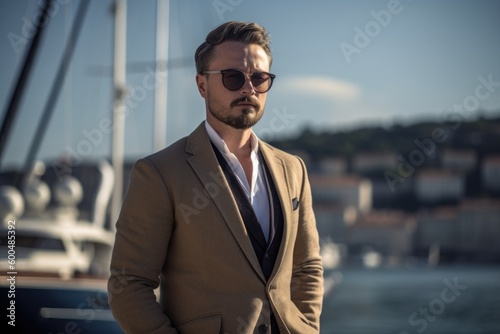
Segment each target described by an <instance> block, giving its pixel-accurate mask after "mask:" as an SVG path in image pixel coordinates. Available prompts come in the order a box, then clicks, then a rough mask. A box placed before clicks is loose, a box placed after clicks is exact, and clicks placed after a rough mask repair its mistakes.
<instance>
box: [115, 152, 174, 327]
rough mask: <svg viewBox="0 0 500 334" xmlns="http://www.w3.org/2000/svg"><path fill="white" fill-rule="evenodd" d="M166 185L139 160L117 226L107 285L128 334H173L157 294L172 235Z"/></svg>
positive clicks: (119, 321) (148, 163) (147, 163)
mask: <svg viewBox="0 0 500 334" xmlns="http://www.w3.org/2000/svg"><path fill="white" fill-rule="evenodd" d="M173 222H174V220H173V209H172V205H171V201H170V196H169V193H168V191H167V187H166V186H165V184H164V181H163V180H162V178H161V177H160V175H159V173H158V171H157V169H156V168H155V166H154V165H153V164H152V163H151V162H149V161H148V160H139V161H138V162H137V163H136V164H135V166H134V168H133V170H132V174H131V180H130V185H129V188H128V191H127V194H126V196H125V199H124V202H123V205H122V210H121V213H120V216H119V218H118V221H117V223H116V237H115V244H114V248H113V253H112V257H111V276H110V278H109V281H108V292H109V304H110V307H111V310H112V312H113V315H114V317H115V319H116V320H117V321H118V323H119V324H120V326H121V327H122V329H123V330H124V331H125V333H127V334H128V333H141V334H143V333H155V334H160V333H162V334H174V333H177V331H176V330H175V329H174V328H172V326H171V322H170V319H169V318H168V316H167V315H166V314H165V313H164V312H163V309H162V307H161V306H160V304H159V303H158V302H157V301H156V296H155V294H154V289H156V288H157V287H158V285H159V275H160V272H161V269H162V267H163V264H164V262H165V257H166V254H167V249H168V244H169V240H170V236H171V234H172V229H173Z"/></svg>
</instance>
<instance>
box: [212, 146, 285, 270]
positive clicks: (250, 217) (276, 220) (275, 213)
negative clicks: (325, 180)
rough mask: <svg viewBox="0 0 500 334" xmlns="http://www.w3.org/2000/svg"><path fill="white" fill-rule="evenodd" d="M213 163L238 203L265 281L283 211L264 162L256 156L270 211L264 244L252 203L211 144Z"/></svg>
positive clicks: (277, 245) (280, 234)
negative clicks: (221, 172)
mask: <svg viewBox="0 0 500 334" xmlns="http://www.w3.org/2000/svg"><path fill="white" fill-rule="evenodd" d="M212 147H213V149H214V152H215V155H216V156H217V160H218V161H219V164H220V166H221V168H222V170H223V171H224V175H225V176H226V179H227V182H228V183H229V186H230V187H231V191H232V193H233V196H234V198H235V200H236V203H237V204H238V209H239V211H240V214H241V217H242V218H243V222H244V224H245V227H246V229H247V231H248V236H249V238H250V241H251V243H252V246H253V249H254V251H255V254H256V255H257V258H258V260H259V263H260V266H261V268H262V272H263V273H264V277H265V278H266V279H269V277H270V276H271V274H272V271H273V268H274V264H275V262H276V258H277V256H278V252H279V248H280V245H281V239H282V237H283V224H284V222H283V211H282V209H281V204H280V199H279V197H278V193H277V191H276V187H275V185H274V182H273V179H272V177H271V173H270V172H269V169H268V168H267V166H266V162H265V161H264V158H263V156H262V154H260V153H259V154H260V163H261V164H262V165H263V167H264V172H265V179H266V180H267V182H266V183H267V191H268V198H269V199H270V200H269V208H270V211H271V212H270V213H269V215H270V224H269V229H270V230H269V238H268V239H269V240H268V241H267V242H266V239H265V236H264V233H263V232H262V228H261V226H260V224H259V221H258V220H257V216H256V215H255V212H254V210H253V207H252V204H251V203H250V201H249V200H248V198H247V196H246V195H245V192H244V190H243V189H242V187H241V184H240V183H239V181H238V179H237V177H236V175H235V174H234V172H233V170H232V169H231V166H229V164H228V162H227V161H226V159H225V158H224V157H223V156H222V154H221V153H220V151H219V149H217V147H216V146H215V145H213V144H212Z"/></svg>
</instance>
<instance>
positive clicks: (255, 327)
mask: <svg viewBox="0 0 500 334" xmlns="http://www.w3.org/2000/svg"><path fill="white" fill-rule="evenodd" d="M195 61H196V69H197V72H198V74H197V75H196V84H197V87H198V90H199V92H200V94H201V96H202V97H203V98H204V99H205V105H206V121H205V122H203V123H202V124H201V125H200V126H199V127H198V128H197V129H196V130H195V131H194V132H193V133H191V135H189V136H188V137H186V138H183V139H181V140H179V141H178V142H176V143H174V144H173V145H171V146H170V147H168V148H166V149H164V150H162V151H160V152H158V153H156V154H153V155H151V156H149V157H146V158H144V159H141V160H139V161H138V162H137V163H136V164H135V166H134V169H133V171H132V175H131V181H130V186H129V189H128V191H127V195H126V196H125V199H124V202H123V207H122V211H121V214H120V217H119V219H118V222H117V224H116V228H117V232H116V241H115V246H114V250H113V256H112V261H111V277H110V279H109V284H108V289H109V294H110V306H111V309H112V311H113V314H114V316H115V318H116V320H117V321H118V322H119V323H120V325H121V326H122V328H123V329H124V331H125V332H126V333H141V334H144V333H186V334H200V333H201V334H205V333H207V334H211V333H224V334H225V333H294V334H298V333H300V334H304V333H318V332H319V315H320V312H321V305H322V293H323V268H322V265H321V257H320V255H319V243H318V233H317V230H316V225H315V219H314V214H313V211H312V204H311V192H310V186H309V181H308V178H307V173H306V169H305V166H304V163H303V162H302V160H300V159H299V158H298V157H295V156H292V155H289V154H286V153H285V152H282V151H279V150H277V149H275V148H273V147H271V146H269V145H267V144H266V143H264V142H262V141H260V140H259V139H258V138H257V137H256V135H255V134H254V133H253V132H252V126H253V125H254V124H256V123H257V122H258V121H259V119H260V118H261V117H262V115H263V113H264V106H265V103H266V96H267V91H268V90H269V89H270V88H271V85H272V82H273V79H274V75H272V74H270V73H269V69H270V66H271V61H272V58H271V51H270V48H269V38H268V34H267V32H266V30H265V29H264V28H262V27H261V26H259V25H257V24H255V23H242V22H228V23H225V24H223V25H221V26H219V27H217V28H216V29H215V30H213V31H212V32H211V33H209V34H208V36H207V39H206V41H205V42H204V43H203V44H201V45H200V47H199V48H198V49H197V51H196V54H195ZM158 286H160V302H159V303H157V301H156V297H155V294H154V291H153V290H154V289H155V288H157V287H158Z"/></svg>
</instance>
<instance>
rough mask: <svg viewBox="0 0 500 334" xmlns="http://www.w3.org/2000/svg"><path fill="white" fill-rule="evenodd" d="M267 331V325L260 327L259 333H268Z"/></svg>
mask: <svg viewBox="0 0 500 334" xmlns="http://www.w3.org/2000/svg"><path fill="white" fill-rule="evenodd" d="M267 330H268V326H267V325H260V326H259V333H262V334H264V333H267Z"/></svg>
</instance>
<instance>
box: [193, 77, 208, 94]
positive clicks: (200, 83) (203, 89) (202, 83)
mask: <svg viewBox="0 0 500 334" xmlns="http://www.w3.org/2000/svg"><path fill="white" fill-rule="evenodd" d="M196 86H197V87H198V91H199V92H200V95H201V96H202V97H203V98H206V97H207V76H206V75H204V74H199V73H198V74H196Z"/></svg>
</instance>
